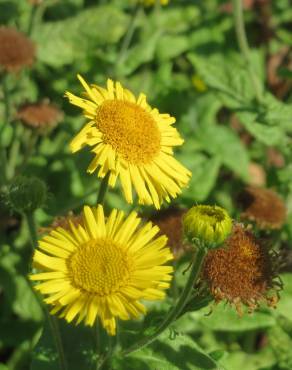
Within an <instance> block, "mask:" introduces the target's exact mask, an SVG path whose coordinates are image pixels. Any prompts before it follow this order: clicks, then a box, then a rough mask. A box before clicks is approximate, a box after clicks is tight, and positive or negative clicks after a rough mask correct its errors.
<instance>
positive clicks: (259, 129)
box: [236, 112, 286, 146]
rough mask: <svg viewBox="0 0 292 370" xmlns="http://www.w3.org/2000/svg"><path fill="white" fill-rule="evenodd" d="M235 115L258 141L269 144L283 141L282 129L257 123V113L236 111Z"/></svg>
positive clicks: (282, 142)
mask: <svg viewBox="0 0 292 370" xmlns="http://www.w3.org/2000/svg"><path fill="white" fill-rule="evenodd" d="M236 115H237V117H238V119H239V120H240V122H241V123H242V124H243V126H244V127H245V128H246V129H247V131H248V132H249V133H250V134H251V135H252V136H254V137H255V138H256V139H257V140H258V141H259V142H261V143H263V144H265V145H269V146H273V145H281V144H284V143H285V141H286V139H285V134H284V130H283V129H282V128H281V127H280V126H278V125H277V126H268V125H267V124H264V123H259V122H258V121H257V119H258V114H257V113H252V112H237V113H236Z"/></svg>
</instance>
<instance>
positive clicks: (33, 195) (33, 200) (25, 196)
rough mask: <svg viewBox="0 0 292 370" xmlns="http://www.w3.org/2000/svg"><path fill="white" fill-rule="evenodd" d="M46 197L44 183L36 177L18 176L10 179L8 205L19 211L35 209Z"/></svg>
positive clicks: (24, 211) (26, 211) (29, 211)
mask: <svg viewBox="0 0 292 370" xmlns="http://www.w3.org/2000/svg"><path fill="white" fill-rule="evenodd" d="M46 199H47V187H46V184H45V183H44V182H43V181H42V180H40V179H38V178H37V177H26V176H19V177H17V178H15V179H14V180H13V181H12V183H11V184H10V186H9V188H8V192H7V200H8V203H9V205H10V207H11V208H12V209H14V210H15V211H17V212H20V213H31V212H33V211H35V210H36V209H37V208H40V207H41V206H43V204H44V203H45V201H46Z"/></svg>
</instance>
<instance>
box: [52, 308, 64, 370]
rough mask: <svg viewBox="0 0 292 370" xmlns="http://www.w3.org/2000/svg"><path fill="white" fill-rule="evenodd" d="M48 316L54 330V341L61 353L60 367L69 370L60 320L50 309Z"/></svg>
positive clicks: (61, 369)
mask: <svg viewBox="0 0 292 370" xmlns="http://www.w3.org/2000/svg"><path fill="white" fill-rule="evenodd" d="M47 318H48V321H49V324H50V327H51V331H52V334H53V337H54V341H55V346H56V348H57V351H58V355H59V369H60V370H67V369H68V367H67V361H66V357H65V353H64V349H63V343H62V338H61V333H60V329H59V325H58V321H57V319H56V318H55V317H54V316H52V315H50V313H49V312H48V311H47Z"/></svg>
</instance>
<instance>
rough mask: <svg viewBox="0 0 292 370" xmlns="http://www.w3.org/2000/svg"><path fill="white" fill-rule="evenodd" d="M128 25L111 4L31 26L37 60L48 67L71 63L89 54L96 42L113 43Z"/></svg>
mask: <svg viewBox="0 0 292 370" xmlns="http://www.w3.org/2000/svg"><path fill="white" fill-rule="evenodd" d="M127 26H128V17H127V16H126V15H125V14H124V13H122V12H121V11H119V10H118V8H116V7H113V6H110V5H109V6H99V7H95V8H91V9H86V10H83V11H82V12H79V13H78V15H77V16H75V17H71V18H67V19H65V20H62V21H55V22H47V23H43V24H41V25H39V26H38V27H36V28H35V29H34V32H33V35H32V37H33V39H34V40H35V42H36V43H37V45H38V48H37V51H38V59H39V60H40V61H42V62H43V63H45V64H48V65H50V66H52V67H61V66H63V65H65V64H69V63H72V62H73V61H74V59H75V58H84V55H86V56H88V54H93V53H94V52H95V50H96V47H97V46H98V45H105V44H112V43H116V42H117V41H118V40H119V39H120V38H121V37H122V35H123V34H124V32H125V30H126V28H127Z"/></svg>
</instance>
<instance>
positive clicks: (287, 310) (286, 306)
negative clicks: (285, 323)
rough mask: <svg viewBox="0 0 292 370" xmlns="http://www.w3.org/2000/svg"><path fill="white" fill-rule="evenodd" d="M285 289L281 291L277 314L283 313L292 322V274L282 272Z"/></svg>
mask: <svg viewBox="0 0 292 370" xmlns="http://www.w3.org/2000/svg"><path fill="white" fill-rule="evenodd" d="M281 279H282V281H283V284H284V289H283V291H282V292H280V296H281V299H280V301H279V302H278V304H277V309H276V311H275V315H279V314H280V315H282V316H284V317H285V318H286V319H288V320H290V321H291V322H292V274H288V273H287V274H282V275H281Z"/></svg>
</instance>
